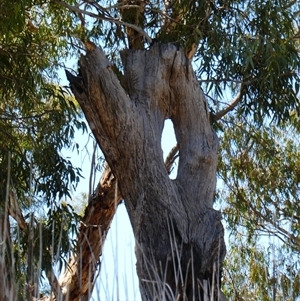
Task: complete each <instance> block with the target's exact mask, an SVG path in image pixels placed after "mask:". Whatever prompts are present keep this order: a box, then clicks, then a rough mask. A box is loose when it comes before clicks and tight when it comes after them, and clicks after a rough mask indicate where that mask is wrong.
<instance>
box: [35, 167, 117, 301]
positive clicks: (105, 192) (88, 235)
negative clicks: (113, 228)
mask: <svg viewBox="0 0 300 301" xmlns="http://www.w3.org/2000/svg"><path fill="white" fill-rule="evenodd" d="M121 200H122V198H121V194H120V191H119V190H118V188H117V182H116V178H115V177H114V175H113V174H112V172H111V169H110V168H109V167H108V166H106V168H105V170H104V172H103V174H102V177H101V180H100V182H99V184H98V186H97V188H96V190H95V192H94V194H93V195H91V196H90V198H89V203H88V205H87V207H86V210H85V215H84V217H83V219H82V221H81V226H80V228H79V232H78V238H77V246H76V250H74V252H73V255H72V256H71V257H70V259H69V262H68V265H69V266H68V268H66V270H65V273H64V274H63V275H62V277H61V278H60V279H59V280H57V279H56V277H55V276H54V274H53V275H49V277H48V278H49V282H50V284H51V286H52V291H53V294H52V295H51V296H46V297H44V298H40V299H39V300H40V301H49V300H51V301H78V300H81V301H88V300H90V297H91V294H92V290H93V286H94V283H95V278H96V272H97V267H98V265H100V264H101V262H100V256H101V254H102V249H103V244H104V241H105V239H106V235H107V233H108V230H109V228H110V224H111V221H112V219H113V217H114V215H115V212H116V209H117V206H118V205H119V204H120V202H121ZM53 276H54V277H53Z"/></svg>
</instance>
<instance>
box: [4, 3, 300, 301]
mask: <svg viewBox="0 0 300 301" xmlns="http://www.w3.org/2000/svg"><path fill="white" fill-rule="evenodd" d="M0 8H1V18H0V33H1V34H0V39H1V43H0V44H1V46H0V97H1V104H0V141H1V143H0V170H1V172H0V177H1V181H0V193H1V200H2V201H1V208H0V209H1V211H0V212H1V217H0V221H1V226H0V228H1V231H0V232H1V233H0V237H1V241H4V240H6V248H4V249H3V250H2V252H1V262H0V269H2V270H3V271H4V273H2V276H1V277H3V275H9V274H10V271H11V269H12V268H14V269H15V270H18V271H22V273H16V272H14V273H12V275H14V276H16V279H13V277H8V278H7V279H5V277H4V278H3V279H0V283H3V285H4V287H5V285H7V287H9V288H10V289H13V288H15V289H16V291H17V292H18V294H19V296H18V297H19V298H20V300H29V298H32V297H40V296H38V294H39V288H36V287H35V285H37V283H39V280H40V279H41V277H44V276H45V275H46V277H48V280H49V283H50V284H51V286H52V288H51V290H52V291H54V293H55V294H57V292H55V288H57V287H59V286H57V285H56V286H55V285H53V282H54V280H53V275H55V273H52V272H51V271H52V270H53V269H54V267H55V266H56V265H55V264H56V263H57V261H61V263H67V262H68V260H69V258H71V256H70V255H69V251H70V250H73V251H74V250H76V248H75V249H73V247H74V245H76V241H77V243H78V241H84V237H86V235H87V232H84V233H83V232H80V231H79V234H78V236H76V233H77V230H78V225H79V224H78V221H79V220H80V219H81V220H83V219H84V218H86V219H87V220H89V222H90V223H91V224H92V223H93V222H95V223H96V221H95V220H94V219H93V210H92V209H91V207H88V209H87V211H86V212H85V216H84V217H80V216H78V214H77V213H76V212H75V210H74V208H73V207H72V206H71V205H69V204H67V203H66V202H65V201H66V198H69V197H71V190H72V189H76V185H77V184H78V182H79V181H80V177H81V170H80V168H78V167H76V166H74V163H73V162H72V161H71V160H70V159H68V158H65V157H64V156H63V155H62V150H63V149H64V148H69V149H72V150H74V151H78V149H79V145H78V142H77V141H75V140H74V133H75V131H77V130H81V131H82V132H83V133H87V127H86V125H85V122H84V119H83V116H82V112H81V110H80V107H79V105H78V104H77V102H76V100H75V99H74V98H73V96H72V94H71V93H70V91H69V89H68V87H65V86H62V85H61V81H60V78H59V77H60V74H59V70H61V68H64V67H65V62H66V61H68V60H69V59H71V58H74V57H76V58H77V57H78V56H79V54H82V53H84V52H85V47H86V45H92V46H91V47H94V46H93V45H94V44H96V45H98V46H101V47H102V49H103V51H104V52H105V53H106V55H107V57H108V59H109V60H110V61H111V62H112V63H113V65H112V68H113V70H114V72H115V73H116V75H117V76H118V79H119V81H120V83H121V85H122V86H123V88H124V90H125V91H126V92H128V91H130V90H131V89H132V87H131V86H128V80H127V81H126V80H125V79H124V69H123V65H122V60H121V55H120V52H121V50H122V49H124V48H129V49H132V50H136V51H139V50H142V49H151V47H153V45H155V43H160V44H167V43H172V44H175V45H176V47H178V49H183V51H184V53H185V54H186V56H187V57H188V58H190V59H191V60H193V67H194V69H195V73H196V76H197V81H198V83H199V86H201V88H202V90H203V91H204V94H205V95H206V97H207V99H208V104H209V108H208V110H209V112H210V118H211V123H212V126H213V127H214V129H215V130H216V132H217V134H218V135H219V137H220V151H219V164H218V178H219V179H220V180H221V182H220V183H222V184H220V185H218V187H217V192H216V204H219V205H220V206H221V207H222V208H223V215H224V219H225V221H226V226H227V228H228V231H229V233H230V238H232V237H234V239H230V238H229V240H228V242H229V243H230V245H229V246H228V247H227V249H228V250H229V251H228V255H227V260H226V261H225V267H224V274H223V279H224V283H225V291H224V292H225V294H226V295H227V297H228V298H229V299H230V300H243V299H247V298H254V299H256V300H281V299H285V300H295V299H296V298H297V297H299V295H300V292H299V290H300V285H299V267H298V264H297V260H298V258H299V250H300V242H299V231H300V229H299V218H300V217H299V214H298V211H299V210H300V209H299V208H298V207H299V205H298V203H299V202H298V199H299V181H300V178H299V167H298V164H297V162H298V160H299V158H298V157H299V154H298V148H299V113H300V106H299V87H300V84H299V82H300V79H299V67H300V54H299V39H300V29H299V28H300V20H299V15H300V4H299V3H298V2H297V1H293V0H289V1H287V0H284V1H267V0H266V1H255V0H253V1H251V0H249V1H230V0H228V1H226V0H225V1H188V0H174V1H127V0H123V1H122V0H119V1H90V0H88V1H85V0H84V1H75V0H74V1H73V0H70V1H60V0H51V1H43V0H41V1H30V0H28V1H26V0H24V1H23V0H22V1H15V2H14V3H13V4H12V3H11V1H6V0H2V1H0ZM69 71H70V72H71V73H70V74H75V73H74V72H73V73H72V70H69ZM76 72H77V73H79V74H80V70H78V71H76ZM135 81H136V79H135V78H134V76H133V77H132V78H131V82H133V83H134V82H135ZM175 156H176V149H175V150H174V152H173V153H172V154H171V156H170V161H169V162H167V163H168V164H169V165H168V164H166V165H167V169H169V168H170V166H171V164H172V163H173V161H174V160H173V159H174V157H175ZM170 162H171V163H170ZM101 183H102V184H101ZM103 183H105V184H108V185H107V186H105V185H104V186H103ZM101 185H102V186H101ZM105 189H107V190H105ZM113 189H115V179H114V177H113V176H112V174H111V172H110V170H106V174H104V176H103V178H102V182H100V183H99V186H98V188H97V190H96V192H97V193H96V192H95V193H94V194H93V196H90V202H89V204H91V205H89V206H92V202H91V199H92V197H94V199H95V196H97V197H98V196H99V198H100V195H101V198H105V197H107V199H108V200H109V202H107V200H106V199H105V202H107V203H105V204H106V206H107V207H106V208H110V211H109V212H110V213H109V216H110V218H112V217H113V214H114V212H115V205H114V202H115V200H114V190H113ZM87 190H88V188H87ZM99 191H100V192H101V193H100V192H99ZM107 191H108V192H107ZM104 195H105V196H104ZM120 202H121V195H118V196H117V203H120ZM95 204H96V203H93V206H99V205H95ZM100 207H101V206H100ZM93 208H94V207H93ZM96 208H97V210H98V211H99V212H100V211H101V210H102V209H103V208H102V207H101V208H102V209H101V208H98V207H96ZM39 210H40V212H37V211H39ZM97 221H98V222H99V219H98V220H97ZM109 221H110V220H109ZM61 225H63V226H61ZM106 226H107V230H108V228H109V222H107V225H106ZM76 227H77V228H76ZM8 229H9V231H8ZM82 229H83V227H81V230H82ZM82 231H83V230H82ZM86 231H88V230H86ZM95 232H96V231H95ZM95 232H94V234H93V235H96V234H95ZM41 233H43V234H42V235H41ZM54 233H55V234H54ZM105 236H106V234H104V235H103V237H102V236H101V237H102V238H101V239H103V240H104V239H105ZM41 237H42V238H43V239H41ZM74 237H75V240H74V241H73V242H72V239H74ZM97 237H98V236H97ZM71 238H72V239H71ZM98 239H99V240H100V238H99V237H98ZM53 246H56V248H57V249H53ZM77 246H78V245H77ZM98 247H99V246H98ZM92 251H93V250H92ZM97 252H98V253H99V256H100V253H101V248H99V250H98V251H97ZM13 255H15V257H14V256H13ZM41 258H42V260H41ZM96 260H98V259H96ZM54 263H55V264H54ZM69 263H70V262H69ZM33 267H34V268H33ZM43 272H45V273H43ZM51 277H52V278H51ZM43 281H46V280H43ZM20 283H21V286H20ZM25 284H26V290H23V289H20V287H22V285H25ZM0 291H1V287H0ZM3 291H4V289H3ZM78 294H79V293H78ZM56 297H57V295H56ZM74 298H75V297H74ZM0 299H1V298H0ZM4 300H5V299H4ZM74 300H75V299H74ZM76 300H79V299H76Z"/></svg>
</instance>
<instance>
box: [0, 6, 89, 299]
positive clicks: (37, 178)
mask: <svg viewBox="0 0 300 301" xmlns="http://www.w3.org/2000/svg"><path fill="white" fill-rule="evenodd" d="M0 11H1V12H0V14H1V17H0V99H1V102H0V141H1V143H0V200H1V201H0V206H1V208H0V210H1V237H2V238H3V237H5V235H6V236H7V249H6V252H8V253H7V254H6V255H5V256H6V265H7V267H6V268H7V270H6V272H5V271H4V273H7V274H10V275H16V277H18V278H19V280H16V281H21V282H22V283H23V285H24V282H23V281H25V282H26V283H27V284H28V283H29V282H31V281H32V280H33V279H30V277H31V276H32V275H29V274H30V273H31V272H30V273H29V272H28V271H27V272H26V269H27V270H28V269H30V268H31V269H32V273H37V272H38V274H39V276H41V271H45V272H49V271H51V266H52V264H53V262H55V261H56V260H59V261H61V260H65V259H66V257H64V256H66V255H67V254H68V252H69V250H70V243H71V242H70V239H69V235H70V231H71V230H72V232H73V233H75V232H76V227H75V228H74V226H76V220H74V218H76V214H75V212H74V210H73V208H71V207H70V206H67V205H61V203H60V202H61V200H62V199H65V198H67V197H70V196H71V194H70V191H71V189H74V188H76V186H77V184H78V182H79V179H80V177H81V170H80V168H78V167H76V166H74V165H73V164H72V162H71V161H70V160H69V159H67V158H65V157H64V156H63V155H62V150H63V149H64V148H70V149H73V150H74V151H77V148H78V144H77V143H76V142H75V141H74V134H75V131H76V130H82V131H83V132H85V131H86V126H85V123H84V121H83V120H82V118H81V113H80V110H79V108H78V105H77V104H76V102H75V101H74V99H73V98H72V96H71V95H70V94H69V91H68V90H67V89H66V88H65V87H63V86H61V85H60V84H59V74H58V70H59V68H60V67H63V66H64V61H65V60H67V59H68V57H70V56H71V55H76V52H75V50H74V49H72V47H71V44H70V42H71V41H72V36H71V32H72V35H74V33H75V32H76V28H75V25H76V24H75V23H74V22H75V18H74V15H72V14H71V13H68V12H65V13H64V14H62V10H61V7H59V6H57V5H55V4H51V3H49V2H46V1H13V2H11V1H1V2H0ZM7 210H8V212H9V213H10V215H11V216H12V217H13V218H14V219H15V220H14V221H13V220H11V219H10V220H9V221H10V223H11V233H10V234H7V233H4V232H5V230H7V228H5V227H4V228H3V225H4V224H5V223H6V220H7V213H6V212H7ZM7 221H8V220H7ZM72 227H73V228H72ZM53 234H54V236H53ZM42 238H43V241H41V242H40V241H39V240H40V239H42ZM54 246H55V249H54ZM2 251H3V250H2ZM4 251H5V250H4ZM4 251H3V252H4ZM13 253H15V255H16V257H15V258H13V257H12V254H13ZM53 254H55V255H53ZM41 255H42V257H43V260H41V258H40V257H41ZM56 255H58V256H56ZM1 256H4V254H3V253H2V254H1ZM26 258H27V260H26ZM13 265H14V267H12V266H13ZM30 265H32V266H30ZM26 267H27V268H26ZM38 267H39V268H38ZM14 268H15V269H16V271H18V272H16V271H15V272H13V273H10V272H9V271H10V270H11V269H14ZM39 269H42V270H39ZM20 271H23V273H20ZM33 271H34V272H33ZM2 272H3V271H2ZM26 277H27V279H26V280H25V278H26ZM35 277H36V276H35ZM13 282H14V281H13V280H11V283H13ZM21 287H22V286H20V287H19V288H18V289H20V288H21ZM20 295H22V293H21V292H20Z"/></svg>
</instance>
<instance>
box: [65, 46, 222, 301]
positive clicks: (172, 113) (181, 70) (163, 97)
mask: <svg viewBox="0 0 300 301" xmlns="http://www.w3.org/2000/svg"><path fill="white" fill-rule="evenodd" d="M121 57H122V61H123V65H124V76H125V79H126V81H127V85H126V86H127V87H128V89H129V90H128V91H125V90H124V89H123V88H122V86H121V85H120V83H119V81H118V79H117V77H116V75H115V73H114V71H113V68H112V64H111V63H110V62H109V61H108V60H107V59H106V57H105V54H104V53H103V51H102V50H101V49H99V48H97V47H91V48H90V49H88V50H87V53H86V55H84V56H82V57H81V59H80V62H79V64H80V70H81V74H82V78H76V80H75V79H74V78H72V77H69V80H70V84H71V88H72V90H73V93H74V95H75V97H76V99H77V100H78V102H79V104H80V105H81V107H82V109H83V111H84V113H85V116H86V119H87V121H88V123H89V125H90V128H91V130H92V131H93V134H94V136H95V138H96V140H97V142H98V144H99V146H100V147H101V149H102V151H103V153H104V155H105V158H106V160H107V162H108V164H109V166H110V167H111V169H112V172H113V174H114V175H115V176H116V178H117V179H118V183H119V188H120V192H121V195H122V196H123V198H124V200H125V204H126V208H127V211H128V214H129V218H130V221H131V224H132V227H133V231H134V235H135V239H136V244H137V245H136V256H137V272H138V276H139V279H140V289H141V294H142V298H143V300H155V299H160V298H161V296H160V295H159V294H160V293H162V292H163V291H164V288H167V287H168V288H171V290H172V292H173V294H175V298H177V297H178V296H179V299H182V300H184V299H187V300H192V298H193V297H196V299H200V298H203V291H205V290H207V289H206V287H205V283H207V282H209V283H210V286H212V285H213V283H214V289H210V290H209V292H208V294H209V295H210V296H211V295H212V294H214V296H213V298H212V299H211V300H220V299H223V296H222V295H221V294H220V292H219V288H218V285H217V284H218V283H219V281H218V280H219V275H218V274H219V273H220V270H221V265H222V262H223V259H224V256H225V252H226V251H225V244H224V230H223V226H222V224H221V214H220V213H219V212H217V211H215V210H214V209H213V201H214V193H215V186H216V167H217V152H218V139H217V137H216V135H215V133H214V132H213V130H212V129H211V126H210V120H209V112H208V111H207V103H206V99H205V98H204V96H203V94H202V91H201V89H200V87H199V84H198V82H197V80H196V77H195V74H194V72H193V70H192V67H191V64H190V61H189V60H188V59H187V58H186V56H185V55H184V52H183V51H182V50H181V49H178V48H177V47H176V46H175V45H173V44H167V45H160V44H158V43H157V44H155V45H154V46H153V47H151V48H150V49H149V50H129V49H127V50H124V51H123V52H122V53H121ZM168 118H170V119H171V120H172V122H173V124H174V130H175V135H176V138H177V142H178V149H179V163H178V175H177V178H176V179H175V180H171V179H170V178H169V176H168V172H167V170H166V167H165V165H164V162H163V153H162V149H161V135H162V130H163V125H164V121H165V119H168ZM164 283H167V285H168V286H164ZM162 288H163V289H162ZM166 291H167V290H166ZM198 294H200V295H198ZM166 295H167V296H166V298H167V299H171V296H170V294H168V292H167V293H166Z"/></svg>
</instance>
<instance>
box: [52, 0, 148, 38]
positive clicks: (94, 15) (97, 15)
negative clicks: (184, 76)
mask: <svg viewBox="0 0 300 301" xmlns="http://www.w3.org/2000/svg"><path fill="white" fill-rule="evenodd" d="M52 1H53V2H56V3H58V4H60V5H61V6H63V7H66V8H68V9H69V10H71V11H73V12H75V13H78V14H83V15H88V16H90V17H93V18H95V19H99V20H103V21H108V22H111V23H114V24H118V25H123V26H126V27H129V28H132V29H134V30H135V31H136V32H138V33H139V34H140V35H142V36H144V37H145V39H146V40H147V42H148V43H150V44H151V43H152V39H151V38H150V37H149V35H148V34H147V33H146V32H145V31H144V30H143V29H142V28H141V27H139V26H136V25H134V24H131V23H127V22H123V21H121V20H119V19H116V18H112V17H105V16H101V15H99V14H94V13H92V12H89V11H86V10H82V9H80V8H78V7H76V6H72V5H70V4H68V3H66V2H64V1H61V0H52Z"/></svg>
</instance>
